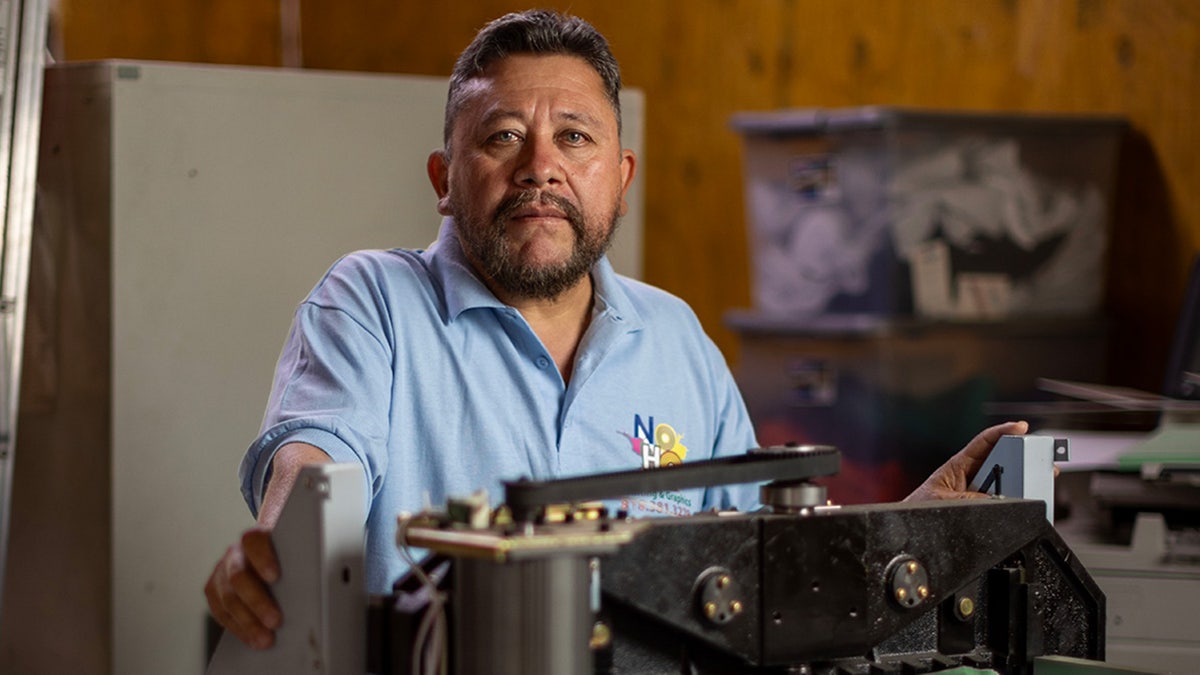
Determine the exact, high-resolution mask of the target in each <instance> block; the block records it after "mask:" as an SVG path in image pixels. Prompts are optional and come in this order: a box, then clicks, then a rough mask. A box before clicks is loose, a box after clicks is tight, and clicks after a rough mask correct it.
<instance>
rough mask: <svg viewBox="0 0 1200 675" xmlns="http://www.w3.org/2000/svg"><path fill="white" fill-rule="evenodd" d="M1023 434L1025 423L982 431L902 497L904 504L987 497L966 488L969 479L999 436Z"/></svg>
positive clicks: (1025, 429) (1027, 427)
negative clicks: (918, 485)
mask: <svg viewBox="0 0 1200 675" xmlns="http://www.w3.org/2000/svg"><path fill="white" fill-rule="evenodd" d="M1027 433H1029V424H1028V423H1026V422H1005V423H1004V424H997V425H996V426H994V427H988V428H987V429H984V430H983V431H981V432H979V434H978V435H977V436H975V438H972V439H971V442H970V443H967V445H966V447H964V448H963V449H962V450H959V451H958V453H956V454H955V455H954V456H953V457H951V458H950V459H948V460H946V463H945V464H943V465H941V466H940V467H938V469H937V470H936V471H934V472H933V473H932V474H930V476H929V478H926V479H925V482H924V483H921V486H920V487H918V488H917V489H916V490H913V493H912V494H910V495H909V496H907V497H905V498H904V501H906V502H908V501H918V500H926V499H973V498H976V497H987V496H988V495H986V494H984V493H982V492H976V491H974V490H972V489H970V485H971V479H972V478H974V477H975V474H976V472H978V471H979V467H981V466H983V462H984V460H986V459H987V456H988V454H989V453H991V451H992V448H994V447H996V442H997V441H999V440H1000V437H1001V436H1010V435H1011V436H1023V435H1025V434H1027Z"/></svg>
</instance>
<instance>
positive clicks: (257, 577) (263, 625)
mask: <svg viewBox="0 0 1200 675" xmlns="http://www.w3.org/2000/svg"><path fill="white" fill-rule="evenodd" d="M330 461H332V460H330V459H329V455H326V454H325V453H324V452H322V451H321V449H320V448H318V447H316V446H313V445H308V444H307V443H288V444H287V445H285V446H283V447H282V448H280V449H279V451H278V452H276V453H275V457H274V458H272V460H271V468H272V471H271V480H270V482H269V483H268V484H267V489H266V494H264V495H263V499H262V505H261V506H259V509H258V525H256V526H255V527H252V528H250V529H248V530H246V531H245V532H243V533H242V538H241V539H240V540H239V541H238V542H237V543H235V544H234V545H233V546H230V547H229V549H228V550H227V551H225V555H223V556H221V559H220V560H219V561H217V566H216V567H215V568H213V572H212V575H211V576H209V578H208V583H207V584H205V585H204V595H205V597H207V598H208V609H209V611H210V612H212V615H213V618H214V619H216V620H217V623H219V624H221V625H222V626H224V627H225V630H227V631H229V632H230V633H233V634H234V635H235V636H237V638H238V639H239V640H241V641H242V642H245V643H246V644H247V645H250V646H251V647H254V648H255V649H267V648H268V647H270V646H271V645H273V644H275V631H276V630H278V628H279V627H280V626H281V625H283V612H281V611H280V609H279V604H278V603H276V602H275V598H273V597H271V591H270V590H269V589H268V585H269V584H273V583H275V582H276V581H278V580H279V557H278V556H276V555H275V546H274V545H272V544H271V529H272V528H273V527H275V523H276V522H278V520H279V514H280V512H282V511H283V505H284V503H285V502H286V501H287V497H288V495H289V494H290V493H291V491H292V485H294V484H295V482H296V476H298V475H299V474H300V469H302V468H304V467H305V466H306V465H308V464H322V463H325V462H330Z"/></svg>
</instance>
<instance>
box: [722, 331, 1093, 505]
mask: <svg viewBox="0 0 1200 675" xmlns="http://www.w3.org/2000/svg"><path fill="white" fill-rule="evenodd" d="M726 324H727V325H728V326H729V327H730V328H731V329H732V330H734V331H735V332H736V333H737V334H738V335H739V338H740V343H741V353H740V357H739V359H738V365H737V367H736V369H735V371H734V376H735V378H736V379H737V382H738V386H739V388H740V389H741V391H742V395H743V397H744V398H745V400H746V406H747V408H748V410H749V412H750V418H751V419H752V420H753V421H754V427H755V431H756V433H757V435H758V442H759V444H760V445H779V444H784V443H788V442H797V443H816V444H823V445H834V446H837V447H838V448H839V449H840V450H841V452H842V466H841V470H840V471H839V473H838V475H837V476H834V477H832V478H828V479H822V480H821V481H820V482H823V483H825V484H826V486H827V487H828V489H829V495H830V497H831V498H832V499H833V500H834V501H835V502H837V503H840V504H855V503H871V502H886V501H894V500H897V499H901V498H903V497H904V496H905V495H907V494H908V493H909V492H911V491H912V490H913V489H914V488H916V486H917V485H919V484H920V483H921V481H923V480H924V479H925V478H926V477H927V476H928V475H929V474H930V472H932V471H933V470H934V469H935V468H937V467H938V466H939V465H940V464H942V462H944V461H945V460H947V459H949V458H950V456H951V455H952V454H954V453H955V452H957V451H958V450H959V449H960V448H962V447H963V445H964V444H966V442H967V441H969V440H970V439H971V438H972V437H973V436H974V435H975V434H976V433H978V432H979V431H981V430H982V429H984V428H985V427H987V426H989V425H991V424H995V423H998V422H1003V421H1006V420H1007V419H1010V418H1015V419H1027V420H1029V421H1030V422H1031V423H1036V421H1037V420H1036V419H1031V418H1029V417H1027V416H1024V415H1020V414H1018V415H1016V416H1015V417H1010V415H1012V414H1013V413H1011V412H1008V413H1000V414H999V415H996V414H992V413H991V412H990V409H991V408H993V407H997V406H993V405H992V404H1000V406H998V407H1012V406H1014V405H1016V404H1022V403H1025V402H1029V401H1037V400H1045V399H1047V398H1048V395H1047V394H1045V393H1044V392H1039V391H1037V385H1036V381H1037V378H1039V377H1050V378H1059V379H1065V380H1082V381H1089V382H1097V381H1103V378H1104V374H1105V367H1104V364H1105V355H1106V348H1107V339H1106V336H1107V324H1106V323H1105V322H1104V321H1101V320H1096V319H1075V320H1061V319H1058V320H1012V321H1006V322H1002V323H968V322H947V321H931V320H916V319H908V320H883V319H875V320H865V319H861V318H856V319H854V320H848V317H835V316H827V317H821V318H818V319H812V320H805V321H796V320H783V319H776V318H772V317H769V316H764V315H762V314H759V313H754V312H731V313H730V314H728V315H727V316H726ZM1017 407H1024V406H1017Z"/></svg>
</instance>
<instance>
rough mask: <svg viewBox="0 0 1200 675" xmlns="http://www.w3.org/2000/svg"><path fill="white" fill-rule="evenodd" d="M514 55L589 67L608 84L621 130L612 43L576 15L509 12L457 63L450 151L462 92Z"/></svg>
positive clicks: (449, 110) (448, 127)
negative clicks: (562, 58) (556, 57)
mask: <svg viewBox="0 0 1200 675" xmlns="http://www.w3.org/2000/svg"><path fill="white" fill-rule="evenodd" d="M513 54H563V55H567V56H576V57H579V58H581V59H583V60H584V61H586V62H587V63H588V65H590V66H591V67H592V68H593V69H594V70H595V71H596V73H597V74H598V75H600V79H601V80H602V81H603V83H604V93H605V95H606V96H607V97H608V102H609V104H610V105H611V106H612V109H613V112H615V113H616V115H617V129H618V130H620V128H621V98H620V93H621V69H620V67H618V66H617V59H616V57H614V56H613V53H612V50H611V49H609V46H608V40H606V39H604V36H603V35H601V34H600V31H598V30H596V29H595V28H594V27H593V26H592V25H591V24H590V23H588V22H587V21H584V20H583V19H580V18H579V17H575V16H568V15H565V14H559V13H558V12H553V11H549V10H544V9H531V10H528V11H525V12H514V13H512V14H505V15H504V16H502V17H500V18H499V19H496V20H494V21H492V22H491V23H489V24H488V25H486V26H484V27H483V29H481V30H480V31H479V33H478V34H477V35H476V36H475V39H474V40H472V41H471V44H470V45H468V46H467V48H466V49H465V50H463V53H462V54H461V55H459V57H458V61H457V62H456V63H455V64H454V73H453V74H451V76H450V92H449V94H448V95H447V97H446V120H445V126H444V128H443V130H442V134H443V142H444V143H445V145H446V149H449V148H450V135H451V132H452V130H453V126H454V119H455V118H456V117H457V116H458V112H459V110H460V109H461V108H462V104H463V96H464V94H463V88H464V85H466V83H467V82H469V81H470V80H472V79H474V78H476V77H479V75H481V74H482V73H483V71H485V70H487V68H488V67H489V66H491V65H492V64H493V63H495V62H497V61H499V60H501V59H504V58H505V57H508V56H510V55H513Z"/></svg>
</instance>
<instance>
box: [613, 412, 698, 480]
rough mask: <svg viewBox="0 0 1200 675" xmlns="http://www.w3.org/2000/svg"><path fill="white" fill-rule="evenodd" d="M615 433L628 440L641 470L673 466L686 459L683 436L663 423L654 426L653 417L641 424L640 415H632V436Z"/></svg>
mask: <svg viewBox="0 0 1200 675" xmlns="http://www.w3.org/2000/svg"><path fill="white" fill-rule="evenodd" d="M617 433H619V434H621V435H622V436H624V437H625V438H628V439H629V443H630V445H631V446H632V447H633V452H634V453H635V454H637V455H638V456H640V457H641V458H642V468H643V469H657V468H659V467H661V466H674V465H676V464H682V463H683V460H684V459H686V458H687V451H688V450H687V446H686V445H684V444H683V434H681V433H679V432H677V431H675V428H674V427H672V426H671V425H670V424H667V423H665V422H663V423H660V424H655V423H654V417H653V416H647V417H646V420H645V421H644V422H643V421H642V416H641V415H634V416H633V435H632V436H631V435H629V434H627V433H625V432H623V431H619V432H617Z"/></svg>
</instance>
